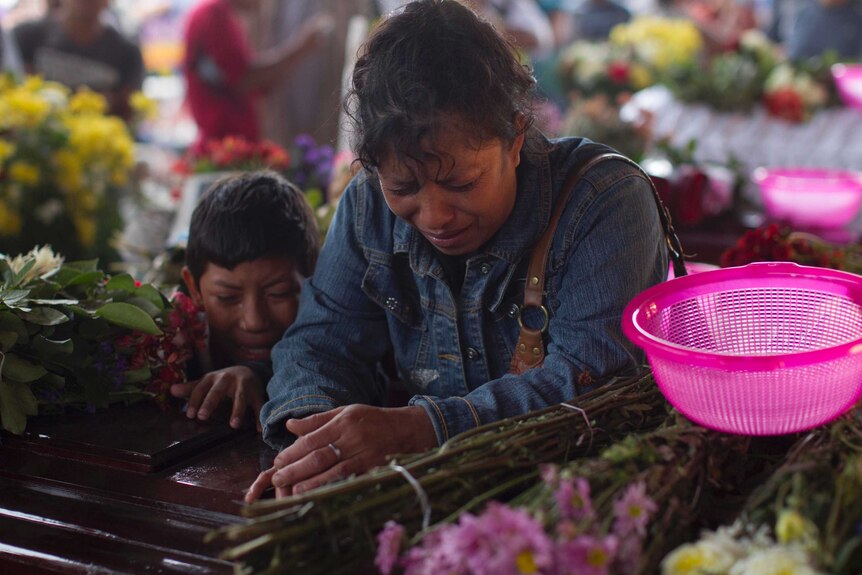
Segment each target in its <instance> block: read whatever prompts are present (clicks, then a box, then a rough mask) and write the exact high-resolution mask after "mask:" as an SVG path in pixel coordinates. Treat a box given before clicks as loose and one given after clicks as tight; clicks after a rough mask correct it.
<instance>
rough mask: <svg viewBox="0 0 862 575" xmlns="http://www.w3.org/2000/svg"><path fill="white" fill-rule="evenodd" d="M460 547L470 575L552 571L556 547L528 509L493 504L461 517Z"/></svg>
mask: <svg viewBox="0 0 862 575" xmlns="http://www.w3.org/2000/svg"><path fill="white" fill-rule="evenodd" d="M459 526H460V533H459V534H458V535H459V537H458V541H457V543H456V545H457V547H459V548H460V551H461V553H460V556H461V557H463V561H464V564H465V565H466V567H467V570H468V572H469V573H470V574H471V575H527V574H532V573H549V572H551V571H552V569H553V560H554V557H553V544H552V543H551V540H550V538H549V537H548V535H547V534H546V533H545V530H544V528H543V527H542V525H541V524H540V523H539V522H538V521H536V520H535V519H533V518H532V517H531V516H530V514H529V513H528V512H527V511H526V510H525V509H519V508H512V507H509V506H507V505H503V504H502V503H496V502H491V503H489V504H488V507H487V508H486V509H485V512H484V513H482V515H480V516H478V517H476V516H473V515H470V514H465V515H464V516H462V518H461V521H460V523H459Z"/></svg>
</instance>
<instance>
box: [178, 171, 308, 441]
mask: <svg viewBox="0 0 862 575" xmlns="http://www.w3.org/2000/svg"><path fill="white" fill-rule="evenodd" d="M319 243H320V242H319V235H318V231H317V225H316V223H315V220H314V215H313V214H312V211H311V207H310V206H309V205H308V203H307V202H306V200H305V196H304V195H303V194H302V192H301V191H300V190H299V189H298V188H297V187H296V186H295V185H293V184H291V183H290V182H288V181H287V180H285V179H284V178H282V177H281V176H279V175H278V174H276V173H275V172H270V171H260V172H251V173H244V174H240V175H236V176H229V177H226V178H223V179H221V180H219V181H217V182H216V183H215V184H213V186H212V187H211V188H210V189H209V190H208V191H207V193H206V194H205V195H204V197H203V198H201V200H200V203H199V204H198V206H197V207H196V208H195V211H194V213H193V214H192V219H191V225H190V229H189V239H188V247H187V251H186V265H185V267H184V268H183V270H182V277H183V282H184V283H185V285H186V287H187V288H188V291H189V295H190V296H191V299H192V301H193V302H194V303H195V305H196V306H198V308H202V310H203V312H204V314H205V316H206V323H207V325H208V328H209V329H208V331H209V338H208V345H207V349H206V351H207V352H208V353H205V354H204V356H205V357H202V358H200V360H201V361H200V363H201V365H200V374H201V375H202V377H201V378H200V379H198V380H196V381H189V382H188V383H182V384H175V385H173V386H171V394H172V395H174V396H175V397H187V398H188V408H187V410H186V415H187V416H188V417H189V418H197V419H201V420H205V419H208V418H209V417H210V415H211V414H212V413H213V411H214V410H215V408H216V406H217V405H218V404H219V403H220V402H221V400H222V399H224V398H230V399H231V400H232V401H233V408H232V410H231V415H230V426H231V427H233V428H235V429H236V428H239V427H240V426H241V425H242V420H243V416H244V415H245V412H246V410H247V409H248V408H249V407H250V408H251V409H252V411H253V412H254V419H255V421H256V422H257V427H258V431H260V421H259V418H258V415H259V413H260V408H261V405H262V404H263V402H264V401H265V399H266V397H265V388H266V382H267V381H268V380H269V377H270V375H271V373H272V368H271V364H270V359H269V355H270V350H271V349H272V346H273V345H274V344H275V343H276V342H277V341H279V340H280V339H281V337H282V335H283V334H284V331H285V329H286V328H287V327H288V326H289V325H290V324H292V323H293V321H294V319H295V318H296V312H297V306H298V303H299V291H300V283H301V281H302V279H303V278H306V277H309V276H310V275H311V274H312V272H313V271H314V266H315V263H316V262H317V254H318V251H319ZM190 377H195V375H194V374H190Z"/></svg>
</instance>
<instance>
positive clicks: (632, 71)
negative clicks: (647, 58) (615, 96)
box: [629, 63, 653, 90]
mask: <svg viewBox="0 0 862 575" xmlns="http://www.w3.org/2000/svg"><path fill="white" fill-rule="evenodd" d="M629 77H630V78H631V83H632V86H634V88H635V90H642V89H643V88H646V87H648V86H652V85H653V78H652V74H650V71H649V70H648V69H647V67H646V66H643V65H641V64H638V63H633V64H632V65H631V67H630V68H629Z"/></svg>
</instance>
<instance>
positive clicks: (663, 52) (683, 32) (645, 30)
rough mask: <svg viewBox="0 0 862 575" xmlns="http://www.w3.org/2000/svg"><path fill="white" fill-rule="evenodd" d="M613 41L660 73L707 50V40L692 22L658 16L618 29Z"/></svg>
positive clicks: (611, 35) (647, 17)
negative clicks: (704, 49) (705, 47)
mask: <svg viewBox="0 0 862 575" xmlns="http://www.w3.org/2000/svg"><path fill="white" fill-rule="evenodd" d="M610 40H611V43H612V44H615V45H617V46H621V47H626V48H629V49H631V50H633V51H634V53H635V56H636V58H637V59H638V60H640V61H641V62H643V63H644V64H646V65H648V66H650V67H652V68H654V69H655V70H657V71H660V72H663V71H666V70H667V69H668V68H670V67H672V66H675V65H679V64H684V63H688V62H691V61H693V60H694V59H695V58H697V56H698V54H699V53H700V51H701V50H702V49H703V37H702V36H701V34H700V31H699V30H698V29H697V27H696V26H695V25H694V24H693V23H692V22H691V21H689V20H685V19H673V18H662V17H657V16H639V17H637V18H635V19H634V20H632V21H631V22H629V23H627V24H620V25H618V26H615V27H614V28H613V29H612V30H611V32H610Z"/></svg>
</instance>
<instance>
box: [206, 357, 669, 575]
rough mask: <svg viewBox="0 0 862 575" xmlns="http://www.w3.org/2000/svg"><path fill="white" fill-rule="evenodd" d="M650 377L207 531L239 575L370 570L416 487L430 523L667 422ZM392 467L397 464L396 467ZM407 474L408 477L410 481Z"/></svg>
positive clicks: (413, 505) (611, 384) (480, 431)
mask: <svg viewBox="0 0 862 575" xmlns="http://www.w3.org/2000/svg"><path fill="white" fill-rule="evenodd" d="M667 410H668V408H667V404H666V402H665V399H664V397H663V396H662V395H661V393H660V392H659V390H658V388H657V387H656V385H655V382H654V380H653V378H652V375H651V374H648V373H644V372H642V371H641V372H638V373H636V374H632V375H628V376H622V377H616V378H613V379H611V380H610V381H608V382H606V383H604V384H603V385H600V386H599V387H598V388H597V389H595V390H594V391H591V392H589V393H587V394H584V395H582V396H580V397H579V398H577V399H576V400H575V401H573V402H572V403H571V404H569V405H567V404H561V405H559V406H554V407H550V408H547V409H544V410H542V411H537V412H532V413H529V414H526V415H522V416H518V417H513V418H509V419H505V420H502V421H499V422H495V423H493V424H488V425H485V426H482V427H479V428H476V429H474V430H472V431H469V432H466V433H463V434H461V435H459V436H457V437H454V438H453V439H451V440H450V441H448V442H447V443H446V444H444V445H443V446H441V447H440V448H438V449H435V450H432V451H429V452H426V453H423V454H417V455H410V456H403V457H400V456H399V457H395V458H393V460H392V462H391V465H390V466H389V467H382V468H377V469H374V470H372V471H370V472H368V473H366V474H364V475H361V476H359V477H354V478H349V479H347V480H345V481H341V482H338V483H334V484H331V485H328V486H324V487H321V488H319V489H316V490H312V491H310V492H307V493H304V494H302V495H299V496H293V497H288V498H285V499H281V500H267V501H262V502H258V503H255V504H253V505H251V506H249V507H247V508H246V509H245V514H246V515H247V516H248V517H249V518H250V519H249V520H248V521H246V522H244V523H242V524H237V525H230V526H227V527H224V528H222V529H219V530H217V531H214V532H212V533H210V534H209V536H208V539H209V540H210V541H215V542H216V543H217V544H219V545H224V547H225V548H226V550H225V551H224V552H223V553H222V557H224V558H226V559H230V560H233V561H237V562H238V563H237V571H238V572H239V573H275V572H285V571H287V572H302V573H338V572H341V573H355V572H357V567H360V568H361V567H365V568H366V569H368V568H370V566H371V563H372V558H373V554H374V549H375V541H374V537H375V535H376V534H377V533H378V532H379V531H380V529H382V527H383V525H384V524H385V523H386V521H388V520H395V521H398V522H399V523H401V524H402V525H404V526H405V527H406V528H407V531H408V533H417V532H418V531H420V530H421V529H422V528H423V527H427V525H423V523H424V521H423V515H424V511H425V510H423V506H422V504H421V503H420V499H421V497H420V494H421V495H424V496H427V500H428V501H430V507H431V510H430V520H431V522H432V523H434V522H439V521H441V520H447V519H451V518H452V517H455V516H457V515H458V514H460V513H463V512H465V511H468V510H471V509H475V508H477V507H479V506H480V505H481V504H483V503H484V502H485V501H486V500H487V499H488V498H491V497H493V498H494V499H498V500H506V499H509V498H511V497H512V496H514V495H516V494H517V493H519V492H521V491H523V490H524V489H525V488H527V487H529V486H530V485H532V484H534V483H535V482H536V481H537V475H538V466H539V464H542V463H558V464H561V463H565V462H567V461H569V460H572V459H574V458H577V457H583V456H586V455H588V454H590V453H593V452H594V451H596V450H597V449H600V448H603V447H605V446H608V445H610V444H611V443H613V442H614V441H617V440H619V439H621V438H622V437H625V436H626V435H628V434H630V433H636V432H645V431H650V430H653V429H655V428H656V427H658V426H659V425H660V424H661V423H662V422H664V421H665V420H666V419H667ZM398 467H400V468H401V470H400V471H399V469H398ZM410 479H412V480H415V481H411V480H410Z"/></svg>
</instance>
